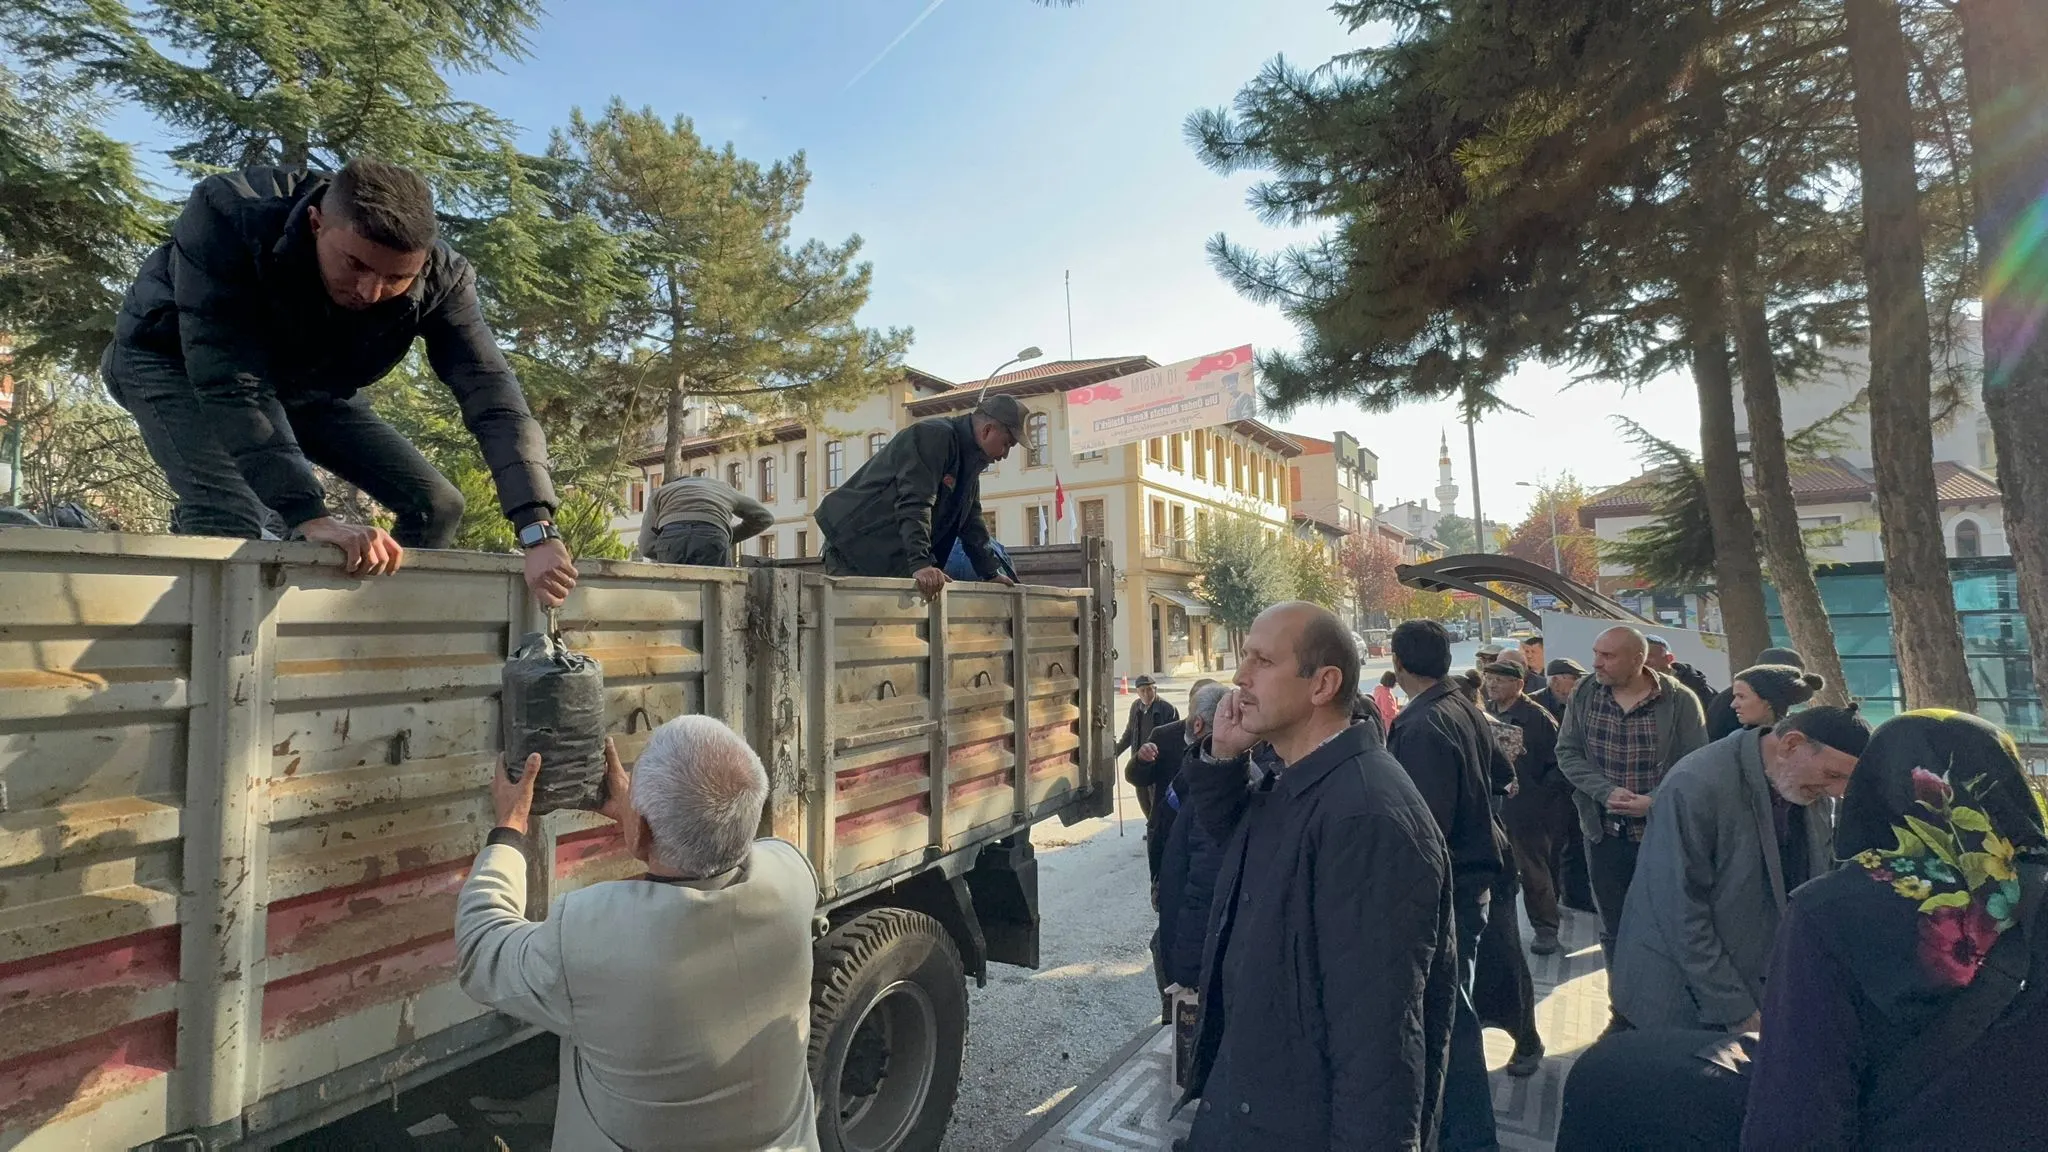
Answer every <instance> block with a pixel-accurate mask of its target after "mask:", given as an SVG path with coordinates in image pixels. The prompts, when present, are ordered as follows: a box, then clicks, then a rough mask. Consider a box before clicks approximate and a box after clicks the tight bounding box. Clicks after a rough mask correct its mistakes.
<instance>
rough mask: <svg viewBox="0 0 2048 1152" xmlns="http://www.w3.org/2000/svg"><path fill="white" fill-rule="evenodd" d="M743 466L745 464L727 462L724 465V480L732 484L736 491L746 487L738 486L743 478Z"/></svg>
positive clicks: (744, 466) (742, 490)
mask: <svg viewBox="0 0 2048 1152" xmlns="http://www.w3.org/2000/svg"><path fill="white" fill-rule="evenodd" d="M745 468H746V465H745V464H727V465H726V466H725V482H726V483H727V484H730V485H732V486H733V488H735V489H736V490H738V491H741V492H744V491H746V489H744V488H741V487H740V481H741V480H742V479H744V470H745Z"/></svg>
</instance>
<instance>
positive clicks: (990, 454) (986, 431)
mask: <svg viewBox="0 0 2048 1152" xmlns="http://www.w3.org/2000/svg"><path fill="white" fill-rule="evenodd" d="M1027 416H1028V413H1027V412H1025V410H1024V405H1023V403H1022V402H1021V401H1019V400H1018V399H1017V398H1016V397H1015V396H988V397H984V398H983V399H982V401H981V403H979V404H977V405H975V407H974V411H972V412H970V413H968V414H967V415H965V416H930V417H927V418H925V419H923V420H919V421H918V422H917V423H915V424H912V425H911V426H910V427H908V428H905V429H904V430H903V431H901V432H898V433H897V434H896V435H895V437H894V438H893V439H891V440H890V441H889V442H888V443H887V444H885V445H883V446H882V450H881V451H880V452H877V453H875V454H874V455H873V456H870V457H869V458H868V462H867V463H865V464H863V465H861V466H860V470H859V471H858V472H855V473H854V474H853V477H852V479H850V480H848V481H847V482H846V483H845V484H842V485H840V486H839V487H837V488H835V489H833V490H832V491H831V492H828V493H826V495H825V498H824V499H823V500H820V501H819V502H818V531H819V533H820V534H822V535H823V536H824V537H825V555H824V560H825V572H826V574H827V575H831V576H907V577H910V578H911V579H914V580H916V581H917V587H918V590H919V591H921V592H923V593H924V594H925V595H926V596H936V595H938V594H939V589H941V588H943V587H945V586H946V581H947V579H948V577H947V575H946V570H945V567H944V565H945V563H946V558H947V557H948V556H950V555H952V553H953V542H954V541H956V540H957V541H959V542H960V544H961V546H962V547H963V548H964V549H965V550H966V552H967V559H968V560H969V562H971V563H972V564H973V565H974V570H975V571H976V572H977V573H979V574H980V575H981V578H982V579H984V580H992V581H994V582H995V583H998V584H1014V583H1016V581H1014V580H1011V579H1010V578H1009V577H1008V576H1005V575H1003V572H1002V567H1001V565H1000V564H999V562H998V561H997V560H996V557H995V553H994V552H993V551H991V550H990V548H989V544H988V525H987V524H986V523H985V522H983V520H982V518H981V473H982V470H983V469H985V468H987V467H988V466H989V465H990V464H992V463H994V462H995V461H997V460H1001V459H1002V458H1003V457H1005V456H1008V455H1009V454H1010V449H1011V448H1013V447H1015V446H1016V444H1017V442H1018V441H1019V440H1022V439H1023V438H1024V422H1025V419H1026V418H1027Z"/></svg>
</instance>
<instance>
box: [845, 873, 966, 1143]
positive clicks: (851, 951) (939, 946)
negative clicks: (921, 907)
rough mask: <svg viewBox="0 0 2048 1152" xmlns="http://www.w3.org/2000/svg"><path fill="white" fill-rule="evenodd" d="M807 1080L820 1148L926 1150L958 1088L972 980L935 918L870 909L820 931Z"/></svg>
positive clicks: (945, 1118)
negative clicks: (815, 1110) (814, 1099)
mask: <svg viewBox="0 0 2048 1152" xmlns="http://www.w3.org/2000/svg"><path fill="white" fill-rule="evenodd" d="M815 956H816V962H815V966H814V968H813V969H812V973H811V1046H810V1064H811V1082H812V1084H813V1085H814V1086H815V1087H816V1089H817V1093H818V1144H819V1146H820V1147H821V1148H822V1149H823V1152H931V1150H935V1149H937V1148H938V1146H939V1139H940V1137H942V1136H944V1135H945V1132H946V1123H947V1121H948V1120H950V1119H951V1118H952V1115H953V1101H954V1099H955V1098H956V1097H957V1096H958V1095H959V1094H960V1054H961V1051H962V1049H963V1048H964V1047H965V1046H966V1043H967V981H966V977H965V976H964V975H963V973H962V970H961V965H960V951H959V949H958V948H956V947H954V945H953V938H952V937H951V936H948V935H947V934H946V930H945V929H944V928H943V927H940V925H939V922H938V921H936V920H934V919H932V918H931V917H929V916H927V915H925V914H924V913H922V912H912V911H909V910H908V909H904V908H876V909H872V910H870V911H867V912H863V913H861V914H860V915H858V916H856V917H854V918H853V919H851V920H849V921H847V922H846V923H844V924H841V925H840V926H839V927H837V928H835V929H833V930H832V931H831V932H830V933H828V934H826V936H825V938H824V939H822V940H820V941H818V943H817V945H816V947H815Z"/></svg>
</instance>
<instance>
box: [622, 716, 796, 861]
mask: <svg viewBox="0 0 2048 1152" xmlns="http://www.w3.org/2000/svg"><path fill="white" fill-rule="evenodd" d="M632 795H633V808H634V809H635V810H636V811H638V812H639V813H640V815H642V816H644V817H646V818H647V826H648V827H649V828H650V829H652V830H653V833H654V848H653V853H652V855H653V857H654V859H655V860H657V861H659V862H660V863H661V864H663V865H665V866H667V867H669V868H673V869H675V870H676V871H677V872H680V873H681V874H682V875H684V876H685V877H689V878H691V879H700V878H702V877H706V876H715V875H717V874H718V873H720V872H724V871H727V870H728V869H732V868H737V867H739V866H740V865H741V864H743V863H745V862H746V858H747V849H748V846H749V845H751V844H752V843H753V840H754V835H755V833H756V832H757V831H759V829H760V826H761V807H762V805H764V804H766V803H767V801H768V772H767V770H766V769H765V768H763V767H762V766H761V758H760V757H759V756H756V755H754V750H753V749H752V748H750V747H748V746H747V742H746V741H745V740H743V739H741V738H740V735H739V733H737V732H734V731H733V730H732V729H730V728H728V727H726V726H725V724H724V723H723V722H721V721H719V720H716V719H713V718H712V717H710V716H678V717H676V718H675V719H673V720H671V721H669V722H668V723H666V724H663V725H662V726H661V727H659V728H656V729H655V730H654V734H653V736H651V737H650V738H649V739H648V741H647V747H646V749H645V750H643V751H642V752H641V753H640V759H639V762H638V763H637V764H636V765H635V766H634V770H633V793H632Z"/></svg>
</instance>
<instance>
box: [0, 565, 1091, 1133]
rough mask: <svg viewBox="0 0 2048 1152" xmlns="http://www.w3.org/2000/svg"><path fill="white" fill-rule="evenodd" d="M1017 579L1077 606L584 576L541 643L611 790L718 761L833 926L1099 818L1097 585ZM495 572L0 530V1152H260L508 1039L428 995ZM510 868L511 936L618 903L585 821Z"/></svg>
mask: <svg viewBox="0 0 2048 1152" xmlns="http://www.w3.org/2000/svg"><path fill="white" fill-rule="evenodd" d="M1044 551H1045V552H1046V553H1047V554H1046V555H1045V556H1043V557H1036V558H1033V559H1032V560H1031V563H1032V564H1033V565H1034V566H1035V568H1036V569H1037V570H1040V571H1054V572H1059V573H1062V574H1064V573H1067V572H1072V573H1075V574H1077V575H1079V576H1081V577H1083V579H1082V580H1079V581H1077V583H1086V584H1087V585H1088V586H1087V587H1082V588H1075V589H1066V588H1047V587H1038V586H1031V587H1024V588H1015V589H1011V588H999V587H995V586H990V585H975V584H968V585H956V586H954V587H952V588H950V589H949V590H948V591H947V592H946V593H945V594H944V595H942V596H941V597H939V598H938V599H937V600H935V601H930V602H927V601H925V600H924V599H923V598H922V597H920V596H918V595H916V594H915V592H914V591H913V590H912V588H911V585H910V584H909V582H908V581H896V580H844V581H828V580H827V579H825V578H824V577H822V576H820V575H817V574H815V573H811V572H802V571H795V570H776V569H749V570H737V569H735V570H720V569H703V568H675V567H668V566H661V565H652V564H632V563H622V562H587V563H584V564H582V565H581V566H580V567H581V570H582V574H583V582H582V584H581V585H580V586H579V587H578V589H577V590H576V592H575V594H574V595H573V596H572V597H571V598H570V600H569V602H568V603H567V604H566V605H564V607H563V608H562V610H561V612H560V613H559V624H560V626H561V627H562V629H563V631H564V634H565V635H566V637H567V639H568V641H569V643H570V644H571V645H573V646H574V647H576V648H577V649H579V650H581V651H584V652H587V653H589V654H590V655H591V656H593V657H595V658H596V659H598V660H599V661H601V662H602V664H603V666H604V672H605V687H606V693H607V720H608V723H609V728H610V731H611V732H612V733H613V735H614V738H615V739H616V740H617V742H618V744H619V747H620V751H621V754H622V756H624V757H625V758H626V759H627V760H628V761H629V762H630V761H631V760H632V759H633V758H634V757H635V756H637V754H638V753H639V750H640V749H641V748H642V747H643V746H644V745H645V743H646V740H647V734H648V732H649V731H650V730H651V729H652V728H653V727H654V726H656V725H659V724H660V723H662V722H663V721H665V720H667V719H669V718H671V717H674V716H677V715H682V714H685V713H705V714H710V715H715V716H718V717H720V718H722V719H724V720H726V721H727V722H728V723H730V724H732V725H733V726H734V727H735V728H736V729H738V730H739V731H741V732H743V733H745V734H747V736H748V738H749V740H750V742H752V743H753V744H754V746H755V747H756V748H757V749H758V750H759V751H760V752H761V754H762V757H763V760H764V761H765V762H766V763H767V765H768V768H769V772H770V780H771V790H770V799H769V804H768V810H767V812H766V814H765V815H764V819H763V825H764V827H763V832H764V833H768V834H774V835H778V836H782V837H785V838H787V839H789V840H791V841H793V842H795V843H797V844H798V845H799V846H801V847H802V848H803V850H804V851H805V852H806V854H807V855H808V856H809V857H810V859H811V860H812V862H813V863H814V865H816V867H817V870H818V875H819V877H820V878H821V881H820V882H821V886H822V888H823V892H822V893H821V897H822V899H823V901H824V903H825V905H826V906H827V907H828V908H829V907H832V906H835V905H837V904H841V903H844V902H846V901H849V900H853V899H856V898H859V897H862V896H863V895H865V894H869V893H872V892H875V891H877V890H878V889H880V888H883V887H885V886H887V885H889V884H892V883H895V882H898V881H900V880H902V879H904V878H905V877H907V876H910V875H913V874H915V873H917V872H919V871H921V870H923V869H925V868H928V867H932V866H935V864H936V863H937V862H940V861H943V860H945V859H947V858H949V857H951V856H953V855H955V854H957V853H971V852H973V851H974V850H976V848H977V847H978V846H980V845H982V844H985V843H987V842H988V841H991V840H994V839H996V838H998V837H1001V836H1006V835H1008V834H1010V833H1011V832H1013V831H1015V830H1016V829H1018V828H1020V827H1023V826H1026V825H1028V824H1029V823H1031V822H1032V821H1034V820H1037V819H1042V818H1044V817H1046V816H1049V815H1055V814H1057V815H1061V816H1063V817H1066V818H1069V819H1072V818H1077V817H1078V816H1080V815H1084V814H1088V813H1090V812H1094V811H1099V809H1100V808H1101V806H1102V805H1103V804H1104V803H1106V798H1107V795H1108V792H1107V789H1108V787H1109V784H1110V768H1109V760H1110V757H1109V739H1110V732H1109V718H1108V711H1107V709H1108V705H1109V699H1108V686H1109V678H1108V675H1107V668H1108V659H1107V657H1108V652H1107V637H1108V624H1107V612H1106V609H1105V607H1104V605H1106V603H1107V598H1106V595H1105V593H1106V592H1107V590H1108V588H1109V579H1110V577H1109V574H1108V571H1107V568H1106V566H1104V565H1103V564H1102V563H1101V562H1100V560H1099V549H1094V548H1093V546H1092V545H1091V548H1090V549H1087V550H1084V549H1081V548H1074V549H1070V550H1068V551H1066V552H1062V551H1060V550H1057V549H1048V550H1044ZM1084 551H1085V553H1086V555H1085V556H1084ZM519 571H520V566H519V562H518V560H517V558H515V557H507V556H483V555H475V554H464V553H437V552H416V553H411V554H409V555H408V557H407V567H406V569H405V570H404V571H403V572H400V573H398V574H396V575H394V576H389V577H384V578H380V579H376V580H369V581H356V580H350V579H347V578H344V577H343V576H341V574H340V573H339V571H338V570H337V569H336V567H335V565H334V563H333V557H332V553H331V551H327V550H322V549H318V548H314V547H312V546H308V545H294V544H258V543H239V542H234V541H223V540H204V539H187V538H171V537H144V536H128V535H118V534H90V533H77V532H67V531H61V530H54V529H35V528H0V1147H4V1148H24V1149H67V1150H68V1149H75V1148H82V1147H94V1148H101V1147H128V1146H131V1145H134V1144H140V1143H145V1142H148V1141H150V1140H154V1139H157V1138H160V1137H162V1136H164V1135H166V1134H169V1133H176V1132H187V1131H189V1132H195V1133H200V1134H202V1138H203V1142H204V1143H207V1144H221V1143H225V1142H228V1141H231V1140H247V1141H249V1142H251V1143H255V1144H263V1143H267V1142H270V1141H272V1140H274V1139H278V1138H282V1137H283V1136H285V1135H288V1134H290V1133H291V1132H294V1131H299V1130H303V1129H304V1128H306V1127H308V1126H310V1125H312V1124H314V1123H318V1122H320V1121H321V1120H322V1119H324V1118H329V1117H331V1116H333V1115H338V1114H340V1113H341V1112H345V1111H347V1110H348V1109H350V1108H353V1107H356V1106H360V1105H361V1104H362V1103H363V1102H365V1101H366V1100H367V1099H370V1098H374V1097H376V1096H377V1095H379V1094H381V1093H387V1092H389V1091H391V1090H395V1089H396V1088H397V1087H399V1086H402V1085H406V1084H411V1083H414V1082H416V1081H417V1080H418V1079H419V1078H421V1077H424V1076H430V1075H433V1074H436V1072H437V1070H438V1069H440V1068H443V1067H450V1066H453V1065H454V1064H456V1063H460V1062H461V1061H463V1060H465V1059H469V1058H474V1057H475V1056H476V1055H477V1054H479V1053H481V1052H484V1051H488V1050H491V1049H493V1048H495V1047H498V1046H502V1045H503V1044H504V1043H508V1042H510V1041H511V1040H512V1039H516V1038H517V1036H518V1035H520V1034H521V1029H519V1027H518V1026H517V1025H514V1024H512V1023H510V1022H508V1021H506V1020H505V1019H504V1018H502V1017H497V1016H495V1015H493V1014H489V1013H486V1012H484V1011H483V1010H481V1009H479V1008H478V1007H477V1006H476V1005H475V1004H473V1003H472V1002H470V1001H469V1000H468V998H467V997H465V996H464V995H463V994H462V993H461V991H460V989H459V988H458V987H457V986H456V985H455V982H454V979H453V976H454V969H453V960H454V943H453V927H454V907H455V897H456V893H457V891H458V890H459V889H460V887H461V884H462V882H463V880H464V878H465V877H466V875H467V873H468V869H469V864H470V861H471V859H472V857H473V856H474V854H475V852H476V850H477V848H478V847H479V845H480V844H481V843H482V841H483V837H484V835H485V833H486V832H487V831H488V829H489V824H490V821H491V812H490V809H489V801H488V798H487V793H486V787H487V783H488V774H489V772H490V771H491V769H492V765H493V764H494V763H495V762H496V758H497V754H498V750H499V748H500V747H501V746H502V743H503V741H502V734H501V732H500V721H499V702H498V694H499V676H500V668H501V665H502V663H503V661H504V660H505V658H506V656H507V655H508V654H509V653H510V652H511V650H512V649H513V648H514V647H515V646H516V645H517V644H518V643H519V642H520V639H521V637H522V636H523V635H524V634H525V633H526V632H528V631H532V630H536V629H537V628H538V627H539V626H540V620H539V614H538V612H537V610H536V609H535V608H534V607H533V605H532V604H531V603H530V601H529V600H528V599H527V597H526V595H525V589H524V585H523V582H522V581H521V579H520V575H519ZM536 842H537V847H538V849H539V851H538V853H537V854H536V855H537V856H538V859H537V860H536V861H535V862H534V863H533V865H532V869H531V878H530V888H531V893H530V901H531V904H530V908H529V912H530V913H531V914H533V915H536V916H539V915H544V914H545V910H546V908H547V906H548V903H549V901H550V900H551V899H552V897H554V896H558V895H560V894H562V893H564V892H567V891H569V890H572V889H574V888H578V887H581V886H584V885H587V884H592V883H598V882H601V881H604V880H609V879H617V878H620V877H625V876H632V875H637V874H638V872H639V871H640V864H639V862H638V861H635V860H632V859H630V858H628V857H627V856H626V854H625V853H624V852H623V851H622V849H621V847H620V840H619V837H618V834H617V831H616V829H615V828H614V827H613V826H612V825H611V823H610V822H609V821H607V820H605V819H603V818H601V817H598V816H596V815H594V814H588V813H557V814H555V815H553V816H550V817H548V818H547V819H546V820H544V821H543V822H542V827H541V828H540V829H539V830H538V831H537V833H536Z"/></svg>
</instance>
